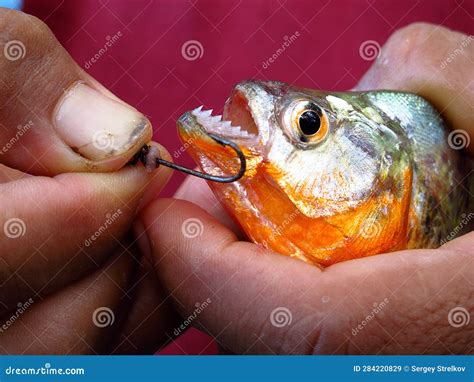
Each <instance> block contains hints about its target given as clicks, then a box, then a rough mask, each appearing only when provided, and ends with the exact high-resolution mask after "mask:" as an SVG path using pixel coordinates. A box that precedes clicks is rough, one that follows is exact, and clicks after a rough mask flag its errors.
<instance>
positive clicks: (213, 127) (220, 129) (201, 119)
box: [191, 105, 251, 138]
mask: <svg viewBox="0 0 474 382" xmlns="http://www.w3.org/2000/svg"><path fill="white" fill-rule="evenodd" d="M202 108H203V105H201V106H199V107H197V108H196V109H194V110H193V111H192V112H191V113H192V114H193V115H194V116H195V117H196V120H197V122H198V123H199V124H200V125H201V126H203V127H204V128H205V129H206V131H208V132H215V133H220V134H223V135H231V136H234V137H246V138H247V137H250V136H251V134H248V132H247V131H242V130H241V128H240V126H232V123H231V122H230V121H223V120H222V116H221V115H216V116H213V115H212V109H210V110H202Z"/></svg>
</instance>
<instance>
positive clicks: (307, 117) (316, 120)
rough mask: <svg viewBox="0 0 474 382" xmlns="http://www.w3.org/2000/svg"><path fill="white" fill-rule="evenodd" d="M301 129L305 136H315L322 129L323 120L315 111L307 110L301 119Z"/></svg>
mask: <svg viewBox="0 0 474 382" xmlns="http://www.w3.org/2000/svg"><path fill="white" fill-rule="evenodd" d="M299 124H300V129H301V131H302V133H303V134H305V135H314V134H316V133H317V132H318V131H319V129H320V128H321V118H320V117H319V115H318V113H316V112H315V111H313V110H306V111H305V112H304V113H302V114H301V115H300V118H299Z"/></svg>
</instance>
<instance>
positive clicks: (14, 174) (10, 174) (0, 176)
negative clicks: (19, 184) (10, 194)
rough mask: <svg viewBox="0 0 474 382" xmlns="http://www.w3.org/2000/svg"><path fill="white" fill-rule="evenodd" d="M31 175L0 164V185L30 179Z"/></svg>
mask: <svg viewBox="0 0 474 382" xmlns="http://www.w3.org/2000/svg"><path fill="white" fill-rule="evenodd" d="M29 176H30V175H28V174H25V173H24V172H22V171H18V170H15V169H14V168H10V167H7V166H4V165H2V164H0V183H8V182H13V181H15V180H18V179H22V178H25V177H29Z"/></svg>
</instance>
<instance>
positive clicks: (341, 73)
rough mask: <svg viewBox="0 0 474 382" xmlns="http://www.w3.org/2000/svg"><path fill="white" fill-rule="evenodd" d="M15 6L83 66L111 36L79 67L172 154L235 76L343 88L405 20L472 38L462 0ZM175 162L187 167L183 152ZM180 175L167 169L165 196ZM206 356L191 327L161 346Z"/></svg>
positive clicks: (468, 0)
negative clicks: (181, 125) (194, 117)
mask: <svg viewBox="0 0 474 382" xmlns="http://www.w3.org/2000/svg"><path fill="white" fill-rule="evenodd" d="M25 11H27V12H28V13H32V14H34V15H36V16H38V17H39V18H41V19H42V20H44V21H45V22H46V23H47V24H48V25H49V26H50V27H51V29H52V30H53V31H54V33H55V34H56V36H57V38H58V39H59V41H60V42H61V43H62V44H63V45H64V46H65V48H66V49H67V50H68V51H69V52H70V53H71V55H72V56H73V57H74V59H75V60H76V61H77V62H78V63H79V65H81V66H82V67H83V68H85V64H86V62H87V61H89V60H90V59H91V58H92V57H93V56H94V55H95V54H96V53H97V52H98V51H99V49H100V48H102V47H103V46H104V44H105V43H106V41H107V38H108V36H114V35H116V34H117V33H118V32H120V34H121V36H119V38H118V40H117V41H116V42H115V43H114V44H113V46H112V47H111V48H108V51H107V52H106V53H105V54H104V55H102V56H101V57H100V59H99V60H98V61H97V62H96V63H95V64H92V66H91V67H90V68H87V69H86V70H87V72H89V73H90V74H91V75H92V76H94V77H95V78H96V79H98V80H99V81H100V82H102V83H103V84H104V85H105V86H107V87H108V88H109V89H110V90H111V91H113V92H114V93H115V94H116V95H118V96H119V97H121V98H122V99H124V100H125V101H127V102H128V103H130V104H132V105H134V106H135V107H136V108H137V109H139V110H140V111H142V112H143V113H145V114H146V115H147V116H148V117H149V118H150V120H151V121H152V123H153V126H154V131H155V137H154V138H155V140H157V141H158V142H160V143H161V144H162V145H164V146H165V147H167V148H168V150H169V151H170V152H171V153H172V154H173V152H174V151H175V150H177V149H178V148H179V147H180V142H179V140H178V138H177V135H176V131H175V121H176V119H177V118H178V117H179V116H180V115H181V114H182V113H183V112H185V111H186V110H188V109H191V108H194V107H196V106H199V105H201V104H204V105H205V106H206V107H209V108H214V110H215V111H217V112H219V113H220V111H221V110H222V105H223V103H224V101H225V99H226V97H227V95H228V94H229V92H230V90H231V89H232V87H233V85H234V84H235V83H237V82H239V81H241V80H243V79H248V78H259V79H272V80H279V81H284V82H289V83H295V84H298V85H301V86H306V87H312V88H319V89H332V90H344V89H348V88H351V87H352V86H354V85H355V84H356V83H357V80H358V79H359V78H360V76H361V75H362V74H363V73H364V72H365V71H366V70H367V69H368V68H369V66H370V64H371V61H367V60H364V59H362V58H361V55H360V54H359V48H360V46H361V44H363V43H364V42H365V41H367V40H374V41H376V42H377V43H379V44H380V45H383V43H384V42H385V41H386V39H387V38H388V36H389V35H390V34H391V33H393V32H394V31H395V30H396V29H398V28H400V27H402V26H404V25H407V24H409V23H412V22H415V21H427V22H431V23H435V24H441V25H444V26H447V27H450V28H453V29H457V30H460V31H463V32H465V33H468V34H471V35H472V34H474V1H472V0H464V1H461V0H459V1H455V0H418V1H416V0H398V1H391V0H380V1H369V0H352V1H351V0H338V1H336V0H321V1H309V0H308V1H305V0H293V1H292V0H287V1H285V0H276V1H270V0H221V1H218V0H201V1H196V0H194V1H193V0H190V1H186V0H184V1H172V0H168V1H164V0H162V1H158V0H157V1H153V0H133V1H132V0H128V1H125V0H123V1H119V0H110V1H106V0H103V1H99V0H95V1H94V0H80V1H79V0H69V1H64V0H62V1H60V0H42V1H39V0H35V1H26V4H25ZM296 31H298V32H299V37H297V39H296V40H295V41H294V42H293V43H292V44H291V45H290V47H288V48H286V51H285V52H284V53H283V54H281V55H280V56H279V57H278V58H277V60H276V61H275V62H274V63H273V64H270V65H269V67H268V68H266V69H264V68H263V63H264V62H265V61H267V60H268V59H269V57H271V56H272V55H273V54H274V53H275V52H276V50H277V49H278V48H280V47H281V45H282V43H283V42H284V41H285V40H284V39H285V36H291V35H292V34H294V33H295V32H296ZM189 40H197V41H199V42H200V43H201V44H202V47H203V54H202V57H201V58H198V59H196V60H194V61H189V60H186V59H185V58H184V57H183V55H182V53H181V47H182V45H183V44H184V43H185V42H187V41H189ZM393 75H396V73H394V74H393ZM177 161H178V162H180V163H182V164H184V165H187V166H193V162H192V161H191V159H190V158H189V157H188V156H187V155H183V156H181V157H179V158H178V159H177ZM183 179H184V176H183V175H182V174H180V173H175V174H174V176H173V179H172V180H171V183H170V184H169V185H168V186H167V188H166V189H165V195H166V196H170V195H172V194H173V192H174V191H175V190H176V188H177V187H178V185H179V184H180V182H181V181H182V180H183ZM215 352H216V345H215V343H214V342H213V341H212V340H211V339H210V338H209V337H207V336H205V335H203V334H201V333H199V332H197V331H196V330H191V331H188V332H187V333H186V334H185V335H183V336H181V337H180V339H179V340H178V341H177V342H176V343H175V344H172V345H171V346H169V347H168V348H167V349H166V350H165V351H164V353H167V354H198V353H201V354H213V353H215Z"/></svg>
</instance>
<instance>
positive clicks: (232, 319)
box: [142, 200, 474, 354]
mask: <svg viewBox="0 0 474 382" xmlns="http://www.w3.org/2000/svg"><path fill="white" fill-rule="evenodd" d="M191 218H192V219H197V220H194V222H197V221H199V222H200V223H201V227H202V228H201V230H200V231H199V232H201V235H200V236H199V237H196V238H194V239H193V238H191V237H184V236H183V234H182V232H183V231H184V232H185V230H184V229H183V230H182V227H184V225H183V224H184V222H186V221H188V219H191ZM142 219H143V221H144V224H145V226H146V227H148V231H147V232H148V238H149V241H150V243H151V247H152V249H153V254H154V256H155V257H156V258H157V260H158V265H157V270H158V271H159V273H160V277H161V279H162V281H163V283H164V285H165V286H166V287H167V288H168V289H169V291H170V293H172V296H173V298H174V299H176V300H177V305H176V306H177V307H178V308H180V307H181V309H182V307H185V308H184V310H182V314H183V316H184V317H187V316H189V315H193V312H194V310H195V309H196V305H195V304H196V303H201V306H202V302H203V301H210V302H208V303H207V304H206V306H205V307H204V308H202V309H200V311H199V314H198V315H197V317H196V320H195V321H198V322H199V323H200V324H201V325H202V327H203V328H204V329H205V330H207V331H209V332H210V333H211V334H213V335H214V336H217V340H218V341H220V342H222V343H223V345H224V346H225V347H227V348H229V349H230V350H232V351H234V352H237V353H323V354H331V353H377V352H381V353H397V354H402V353H404V354H412V353H423V352H427V353H440V352H445V351H450V352H453V353H461V352H463V351H466V349H467V346H468V343H469V341H470V340H471V339H470V337H469V338H466V333H465V332H464V333H463V331H460V330H457V328H455V327H453V326H451V325H450V324H449V321H448V319H447V317H448V314H449V311H450V309H451V308H453V307H456V306H460V307H463V308H464V309H466V310H467V312H469V314H472V313H473V312H474V303H473V301H472V298H471V296H472V293H471V292H472V282H471V281H470V280H472V279H473V276H474V267H473V266H472V265H473V262H474V256H473V254H474V252H473V251H472V248H473V247H474V246H472V245H471V249H470V251H469V252H467V253H466V252H460V251H452V250H418V251H403V252H398V253H392V254H386V255H379V256H374V257H370V258H363V259H357V260H352V261H347V262H344V263H340V264H337V265H335V266H332V267H329V268H327V269H326V270H324V271H321V270H319V269H318V268H316V267H314V266H311V265H308V264H305V263H303V262H301V261H297V260H294V259H291V258H287V257H283V256H279V255H276V254H272V253H270V252H269V251H266V250H262V249H260V248H259V247H258V246H256V245H254V244H250V243H244V242H237V241H236V238H235V236H234V235H233V234H232V232H230V231H229V230H228V229H227V228H225V227H224V226H222V225H220V224H219V223H218V222H217V221H216V220H215V219H214V218H212V217H211V216H209V215H208V214H207V213H206V212H205V211H203V210H201V209H199V208H198V207H195V206H192V205H191V204H189V203H186V202H182V201H173V200H162V201H157V202H155V203H154V204H152V205H151V206H150V207H149V208H148V209H147V210H145V211H144V213H143V214H142ZM194 232H195V231H194ZM471 239H472V237H471ZM471 244H472V243H471ZM207 299H209V300H207ZM386 301H388V302H386ZM374 304H377V306H378V307H380V309H381V310H383V313H380V312H378V313H380V314H378V315H376V317H377V318H376V319H375V318H374V321H373V322H372V323H371V324H370V325H367V326H364V327H363V329H362V330H361V333H360V334H358V335H355V336H354V335H353V329H354V328H358V327H359V325H361V322H366V321H365V320H366V317H367V315H369V314H371V313H372V311H373V309H374ZM381 304H383V306H382V307H381ZM193 322H194V321H193ZM428 332H429V333H436V338H434V337H432V336H420V335H419V333H428ZM446 349H448V350H446Z"/></svg>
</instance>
